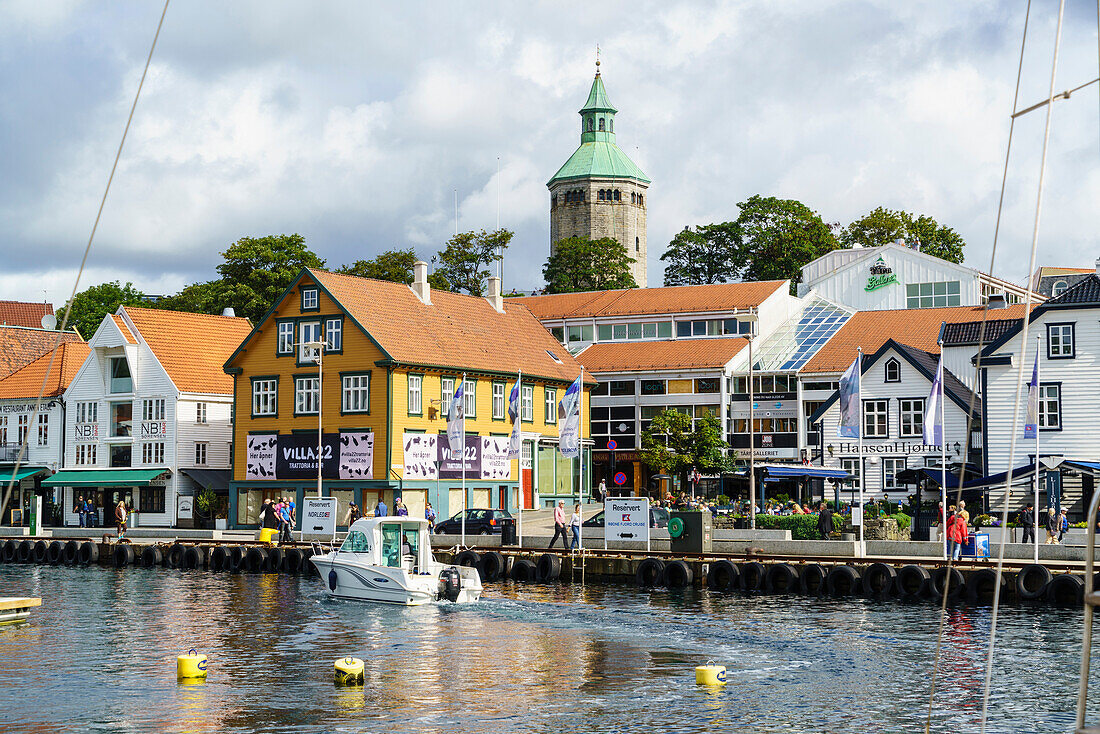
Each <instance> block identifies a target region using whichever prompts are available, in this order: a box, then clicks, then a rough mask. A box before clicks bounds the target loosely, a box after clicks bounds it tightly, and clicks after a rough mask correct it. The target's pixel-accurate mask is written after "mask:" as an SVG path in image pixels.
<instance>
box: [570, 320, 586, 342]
mask: <svg viewBox="0 0 1100 734" xmlns="http://www.w3.org/2000/svg"><path fill="white" fill-rule="evenodd" d="M568 333H569V341H570V342H590V341H592V325H591V324H588V325H586V326H570V327H569V332H568Z"/></svg>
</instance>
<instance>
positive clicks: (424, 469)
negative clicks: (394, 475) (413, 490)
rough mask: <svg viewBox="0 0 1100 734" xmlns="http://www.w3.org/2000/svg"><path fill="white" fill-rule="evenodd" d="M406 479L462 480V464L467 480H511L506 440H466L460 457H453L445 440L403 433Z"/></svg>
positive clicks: (495, 438) (472, 437)
mask: <svg viewBox="0 0 1100 734" xmlns="http://www.w3.org/2000/svg"><path fill="white" fill-rule="evenodd" d="M402 449H403V457H404V463H403V464H402V469H403V473H404V478H405V479H426V480H435V479H461V478H462V472H463V464H465V467H466V468H465V471H466V478H467V479H503V480H508V479H511V478H512V460H511V459H510V458H508V437H507V436H466V441H465V451H464V453H463V455H462V456H461V457H459V456H458V455H457V454H454V453H452V451H451V447H450V444H449V443H448V442H447V437H446V436H437V435H435V434H429V433H412V432H409V433H405V434H404V437H403V441H402Z"/></svg>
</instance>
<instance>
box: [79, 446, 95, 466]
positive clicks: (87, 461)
mask: <svg viewBox="0 0 1100 734" xmlns="http://www.w3.org/2000/svg"><path fill="white" fill-rule="evenodd" d="M95 455H96V445H95V444H94V443H78V444H77V445H76V465H77V466H95V463H96V462H95V458H96V456H95Z"/></svg>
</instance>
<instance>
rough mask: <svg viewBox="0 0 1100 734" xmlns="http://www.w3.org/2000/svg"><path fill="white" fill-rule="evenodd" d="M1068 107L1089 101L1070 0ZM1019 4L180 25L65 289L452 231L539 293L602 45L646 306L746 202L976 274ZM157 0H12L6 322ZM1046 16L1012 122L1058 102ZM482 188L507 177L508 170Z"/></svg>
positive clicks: (82, 196)
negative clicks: (930, 245) (1049, 95)
mask: <svg viewBox="0 0 1100 734" xmlns="http://www.w3.org/2000/svg"><path fill="white" fill-rule="evenodd" d="M1068 5H1069V6H1070V7H1069V9H1068V10H1067V17H1066V27H1065V31H1064V36H1063V44H1062V54H1061V57H1060V62H1059V69H1058V82H1057V86H1058V88H1059V89H1063V88H1066V87H1072V86H1076V85H1077V84H1080V83H1082V82H1084V81H1087V80H1089V79H1092V78H1094V77H1096V76H1097V68H1096V66H1097V47H1096V17H1095V5H1094V4H1092V3H1088V2H1070V3H1068ZM1024 7H1025V0H1019V1H1014V2H991V1H985V2H983V1H980V0H979V1H976V2H967V3H954V2H939V3H928V2H916V3H897V2H890V1H887V0H883V1H882V2H822V1H820V0H816V1H813V2H783V3H775V2H771V1H765V2H736V3H733V2H731V3H701V2H700V3H682V4H681V3H673V2H657V3H651V4H650V3H640V2H628V3H616V2H603V3H587V4H584V5H583V6H579V5H578V6H574V5H571V4H570V3H561V2H556V3H540V4H530V3H516V2H508V3H501V4H496V5H493V4H489V3H478V4H467V3H442V2H440V3H358V2H355V3H353V2H343V3H340V2H297V3H289V2H272V1H270V0H269V1H267V2H233V3H224V2H199V1H195V0H189V1H188V2H179V1H177V2H175V3H173V4H172V6H171V7H170V8H169V10H168V15H167V18H166V20H165V25H164V30H163V31H162V33H161V37H160V41H159V44H158V47H157V49H156V54H155V56H154V58H153V65H152V67H151V70H150V75H149V78H148V80H147V82H146V86H145V90H144V92H143V95H142V98H141V101H140V103H139V105H138V109H137V113H136V116H135V119H134V126H133V128H132V129H131V134H130V138H129V140H128V141H127V144H126V148H125V149H124V151H123V155H122V161H121V163H120V166H119V170H118V173H117V175H116V178H115V182H114V187H113V189H112V191H111V194H110V197H109V199H108V201H107V206H106V209H105V211H104V216H103V221H102V223H101V225H100V229H99V232H98V235H97V237H96V242H95V245H94V247H93V250H92V254H91V258H90V260H89V263H88V268H87V270H86V271H85V274H84V276H83V280H82V282H81V287H85V286H87V285H92V284H94V283H98V282H102V281H104V280H114V279H120V280H123V281H126V280H130V281H133V282H134V283H135V284H136V285H137V286H138V287H140V288H141V289H142V290H144V291H146V292H148V293H170V292H174V291H176V290H178V289H179V288H180V287H181V286H183V285H184V284H186V283H188V282H192V281H195V280H206V279H210V278H212V277H214V267H215V266H216V265H217V263H218V262H219V261H220V257H219V253H220V252H221V251H223V250H224V249H225V247H226V246H227V245H228V244H229V243H231V242H233V241H234V240H236V239H237V238H239V237H242V236H245V235H264V234H270V233H282V232H299V233H301V234H302V235H304V236H305V238H306V240H307V242H308V243H309V245H310V246H311V247H312V248H313V249H314V250H315V251H316V252H318V253H319V254H320V255H321V256H322V257H323V258H325V259H326V260H327V261H328V263H329V264H330V265H332V266H338V265H340V264H343V263H345V262H349V261H352V260H355V259H358V258H365V257H371V256H373V255H374V254H376V253H378V252H380V251H382V250H385V249H389V248H392V247H407V246H412V247H415V248H416V250H417V252H418V253H419V254H420V255H421V256H422V257H425V258H428V257H430V255H431V254H432V253H433V252H435V251H436V250H437V249H438V247H439V245H440V244H441V243H442V242H444V241H445V240H446V239H447V238H448V237H449V236H450V235H451V234H452V233H453V231H454V226H455V225H454V199H453V197H454V195H455V194H454V192H455V191H457V195H458V203H459V226H460V227H461V228H462V229H480V228H486V229H492V228H493V227H495V226H496V223H497V216H498V201H499V217H500V223H501V225H502V226H504V227H507V228H509V229H512V230H514V231H515V232H516V238H515V240H514V241H513V246H512V248H511V249H510V250H509V253H508V257H507V261H506V287H507V288H511V287H518V288H531V287H534V286H536V285H539V284H541V265H542V263H543V261H544V260H545V258H546V254H547V250H548V231H549V224H548V222H549V211H548V210H549V201H548V200H549V197H548V194H547V191H546V188H545V183H546V181H547V179H548V178H549V177H550V176H551V175H552V174H553V173H554V171H555V170H556V169H557V168H558V166H560V165H561V164H562V163H563V162H564V161H565V160H566V158H568V157H569V155H570V153H572V151H573V149H574V148H575V147H576V145H577V143H578V141H579V129H580V128H579V125H580V123H579V117H578V116H577V114H576V110H577V109H579V107H580V106H581V104H582V103H583V102H584V99H585V96H586V94H587V91H588V87H589V85H590V83H591V80H592V73H593V70H594V66H593V61H594V58H593V57H594V49H595V46H596V44H597V43H598V44H599V45H600V47H601V49H602V60H603V66H602V69H603V77H604V81H605V83H606V85H607V89H608V93H609V95H610V97H611V99H612V101H613V102H614V104H615V105H616V106H617V107H618V108H619V110H620V112H619V115H618V118H617V123H618V125H617V127H618V129H617V133H618V138H619V144H620V146H621V147H622V148H623V149H624V150H625V151H626V152H627V153H628V154H629V155H630V156H631V157H633V158H634V159H635V161H636V162H637V163H638V164H639V165H640V166H641V167H642V169H643V170H645V171H646V172H647V173H648V174H649V176H650V178H652V180H653V184H652V187H651V189H650V196H649V199H648V201H649V205H648V208H649V242H650V258H651V259H650V262H649V273H650V282H651V283H659V281H660V277H661V273H662V267H661V265H662V263H661V262H660V260H658V257H659V256H660V254H661V252H662V251H663V249H664V247H665V245H666V244H667V242H668V241H669V239H670V238H671V237H672V235H673V234H674V233H675V232H676V231H678V230H679V229H681V228H683V226H684V225H686V224H702V223H708V222H713V221H725V220H728V219H733V218H735V217H736V216H737V203H738V202H739V201H743V200H744V199H746V198H748V197H749V196H751V195H753V194H756V193H762V194H766V195H775V196H780V197H785V198H795V199H799V200H801V201H803V202H805V203H806V204H807V205H809V206H810V207H811V208H813V209H815V210H816V211H818V212H819V213H820V214H821V215H822V217H823V218H824V219H825V220H826V221H829V222H841V223H847V222H849V221H851V220H852V219H854V218H856V217H858V216H859V215H861V214H862V213H864V212H867V211H869V210H870V209H872V208H874V207H876V206H879V205H884V206H888V207H892V208H904V209H907V210H910V211H913V212H919V213H925V214H929V215H931V216H933V217H935V218H936V219H938V220H939V221H941V222H943V223H945V224H948V225H949V226H952V227H954V228H955V229H957V230H958V231H959V232H960V233H961V234H962V235H963V237H964V238H965V239H966V241H967V243H968V247H967V262H968V263H969V264H971V265H974V266H975V267H980V268H981V269H983V270H985V269H988V267H989V264H990V253H991V244H992V235H993V223H994V217H995V214H996V208H997V195H998V191H999V187H1000V180H1001V171H1002V166H1003V161H1004V155H1005V144H1006V142H1007V137H1008V123H1009V113H1010V112H1011V109H1012V100H1013V89H1014V85H1015V77H1016V68H1017V63H1018V59H1019V48H1020V36H1021V32H1022V28H1023V11H1024ZM159 12H160V7H159V6H158V5H157V4H156V3H155V2H140V3H139V2H117V3H93V2H78V1H77V0H68V1H63V0H51V2H48V3H43V2H39V1H38V0H0V80H2V81H0V90H2V93H0V161H2V169H0V170H2V172H3V175H2V176H0V299H3V298H17V299H25V300H42V299H43V297H44V296H45V297H46V298H48V300H50V301H52V302H56V303H60V302H62V301H63V300H64V299H65V298H66V297H67V296H68V292H69V290H70V289H71V288H72V280H73V277H74V276H75V273H76V268H77V266H78V264H79V260H80V253H81V252H82V249H83V247H84V244H85V242H86V241H87V238H88V233H89V231H90V228H91V225H92V221H93V219H94V217H95V211H96V207H97V206H98V203H99V197H100V196H101V194H102V191H103V186H104V184H105V182H106V178H107V174H108V172H109V170H110V165H111V161H112V159H113V156H114V153H115V149H116V147H117V145H118V140H119V136H120V135H121V132H122V128H123V125H124V123H125V120H126V115H127V112H128V110H129V106H130V103H131V101H132V98H133V94H134V91H135V89H136V86H137V82H138V79H139V77H140V73H141V69H142V65H143V64H144V61H145V56H146V54H147V53H148V48H149V43H150V41H151V40H152V34H153V31H154V29H155V27H156V21H157V17H158V15H159ZM1056 12H1057V3H1055V2H1053V0H1036V2H1035V3H1034V7H1033V14H1032V25H1031V28H1030V31H1029V39H1028V49H1027V54H1026V55H1025V58H1024V67H1025V73H1024V78H1023V83H1022V89H1021V105H1020V106H1021V107H1024V106H1027V105H1030V104H1032V103H1034V102H1036V101H1038V100H1040V99H1042V98H1043V97H1045V95H1046V92H1047V85H1048V84H1049V75H1050V62H1051V53H1052V50H1053V39H1054V21H1055V16H1056ZM1043 122H1044V117H1043V113H1042V112H1041V111H1040V112H1038V113H1032V114H1031V115H1029V116H1027V117H1025V118H1022V119H1021V121H1019V122H1018V123H1017V126H1016V137H1015V141H1014V147H1013V155H1012V162H1011V167H1010V171H1009V187H1008V190H1007V195H1006V213H1005V217H1004V224H1003V233H1002V240H1001V243H1000V245H999V247H998V253H997V261H996V263H995V264H994V272H995V273H996V274H998V275H1000V276H1002V277H1007V278H1010V279H1013V280H1022V279H1024V278H1025V277H1026V274H1027V260H1028V253H1029V248H1030V242H1031V231H1032V226H1033V217H1034V206H1035V195H1036V182H1037V174H1038V168H1039V158H1040V150H1041V143H1042V129H1043ZM1098 161H1100V130H1098V102H1097V87H1096V85H1094V86H1093V87H1091V88H1090V89H1089V90H1088V91H1087V92H1081V93H1079V94H1077V95H1075V96H1074V97H1072V98H1071V99H1070V100H1069V101H1065V102H1059V103H1057V104H1056V107H1055V114H1054V119H1053V132H1052V137H1051V146H1050V154H1049V161H1048V171H1047V185H1046V199H1045V204H1044V207H1043V219H1042V227H1041V232H1040V240H1039V262H1040V264H1057V265H1078V266H1091V265H1092V263H1093V261H1094V258H1095V257H1096V256H1097V255H1100V248H1098V247H1097V237H1096V233H1097V232H1098V231H1100V206H1097V202H1100V166H1098ZM498 165H499V171H500V172H499V174H498V173H497V170H498Z"/></svg>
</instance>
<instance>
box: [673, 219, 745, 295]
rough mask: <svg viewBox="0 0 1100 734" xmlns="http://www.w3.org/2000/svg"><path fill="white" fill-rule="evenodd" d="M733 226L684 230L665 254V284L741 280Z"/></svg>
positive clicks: (721, 225) (724, 225) (674, 238)
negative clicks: (738, 276)
mask: <svg viewBox="0 0 1100 734" xmlns="http://www.w3.org/2000/svg"><path fill="white" fill-rule="evenodd" d="M734 232H735V228H734V227H733V226H731V223H729V222H726V223H723V224H705V225H701V226H697V227H695V229H690V228H688V227H684V229H683V230H682V231H680V232H677V233H676V236H675V237H673V238H672V242H670V243H669V245H668V249H667V250H665V252H664V254H663V255H661V260H664V261H665V262H666V263H668V264H667V265H665V285H701V284H710V283H726V282H728V281H731V280H735V279H736V278H737V275H738V273H737V264H738V262H739V261H738V258H737V246H736V245H737V243H736V240H735V237H734V236H733V235H734Z"/></svg>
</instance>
